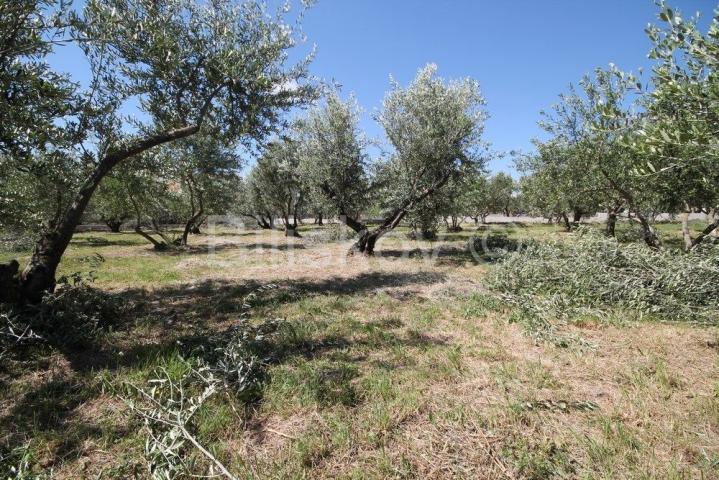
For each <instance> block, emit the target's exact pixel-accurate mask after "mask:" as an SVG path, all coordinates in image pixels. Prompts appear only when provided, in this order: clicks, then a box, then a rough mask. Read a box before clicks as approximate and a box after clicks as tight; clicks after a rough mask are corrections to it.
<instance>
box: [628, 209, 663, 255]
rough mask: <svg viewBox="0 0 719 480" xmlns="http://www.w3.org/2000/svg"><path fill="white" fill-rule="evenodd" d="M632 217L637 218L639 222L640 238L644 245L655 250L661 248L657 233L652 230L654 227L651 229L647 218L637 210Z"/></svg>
mask: <svg viewBox="0 0 719 480" xmlns="http://www.w3.org/2000/svg"><path fill="white" fill-rule="evenodd" d="M634 216H635V217H637V220H639V223H640V225H641V226H642V237H643V238H644V243H646V244H647V245H648V246H649V247H651V248H653V249H655V250H658V249H660V248H662V242H661V240H660V239H659V236H658V235H657V232H656V231H655V230H654V227H652V225H651V224H650V223H649V220H647V217H645V216H644V214H643V213H641V212H639V211H638V210H637V211H635V212H634Z"/></svg>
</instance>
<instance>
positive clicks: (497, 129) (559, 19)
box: [52, 0, 718, 173]
mask: <svg viewBox="0 0 719 480" xmlns="http://www.w3.org/2000/svg"><path fill="white" fill-rule="evenodd" d="M82 3H83V2H82V1H81V0H77V1H76V2H75V6H76V7H79V6H81V4H82ZM717 3H718V2H717V0H670V5H671V6H672V7H673V8H678V9H679V10H681V11H682V13H683V14H684V15H685V16H690V15H692V14H694V13H696V12H697V11H701V12H702V19H703V21H702V22H701V24H702V25H705V26H706V25H707V24H708V21H709V20H710V18H711V16H712V12H713V10H714V8H715V7H716V6H717ZM657 13H658V8H657V7H656V5H655V4H654V1H653V0H592V1H590V0H545V1H539V0H506V1H505V0H461V1H460V0H452V1H449V0H435V1H431V0H319V1H318V2H317V3H316V5H315V6H314V7H312V8H311V9H310V10H309V11H308V12H307V13H306V16H305V20H304V31H305V34H306V35H307V37H308V41H307V44H305V45H302V46H300V47H299V48H298V49H297V51H296V52H294V53H293V56H297V57H299V56H300V55H302V54H303V53H306V52H307V51H308V50H309V49H310V48H311V46H312V45H313V44H316V46H317V55H316V58H315V61H314V62H313V64H312V66H311V72H312V73H313V74H314V75H316V76H317V77H320V78H322V79H325V80H327V81H332V80H334V81H336V82H338V83H339V84H341V85H342V86H343V93H344V94H348V93H349V92H354V94H355V95H356V97H357V99H358V101H359V103H360V105H361V106H362V107H363V109H364V110H365V113H364V115H363V118H362V128H363V129H364V130H365V132H366V133H367V134H368V135H369V136H370V137H373V138H378V139H381V138H382V131H381V129H380V128H379V127H378V126H377V124H376V123H375V122H374V120H373V119H372V114H373V112H375V111H376V110H377V109H378V108H379V107H380V106H381V104H382V98H383V97H384V94H385V92H386V91H387V89H388V87H389V75H390V74H391V75H393V76H394V78H396V79H397V80H398V81H399V82H400V84H403V85H406V84H407V83H408V82H409V81H411V79H412V78H413V77H414V75H415V74H416V72H417V70H418V69H419V68H420V67H422V66H423V65H425V64H427V63H430V62H431V63H436V64H437V65H438V67H439V74H440V75H441V76H443V77H445V78H456V77H465V76H470V77H473V78H476V79H477V80H479V82H480V85H481V88H482V92H483V94H484V96H485V98H486V99H487V110H488V112H489V114H490V118H489V120H488V121H487V125H486V132H485V137H486V140H487V141H488V142H490V143H491V144H492V146H493V148H494V149H495V150H498V151H507V152H508V151H510V150H524V151H528V150H531V148H532V147H531V143H530V142H531V139H532V138H533V137H536V136H539V135H541V131H540V129H539V128H538V127H537V120H538V119H539V112H540V110H542V109H548V108H549V107H550V106H551V105H552V103H554V102H555V101H556V100H557V96H558V95H559V94H560V93H561V92H563V91H565V90H566V88H567V86H568V85H569V83H571V82H575V83H576V82H577V81H578V80H579V79H580V78H581V77H582V75H584V74H585V73H588V72H591V71H592V70H593V69H594V68H595V67H598V66H603V67H606V66H607V65H608V64H609V63H615V64H616V65H617V66H618V67H619V68H622V69H624V70H631V71H635V72H636V70H637V69H638V68H639V67H644V68H645V75H646V74H647V73H648V71H649V68H648V67H650V65H651V64H650V63H649V61H648V59H647V53H648V51H649V49H650V42H649V40H648V39H647V36H646V34H645V32H644V28H645V27H646V26H647V24H648V23H650V22H651V23H656V22H657ZM52 63H53V64H54V65H55V66H56V67H57V68H59V69H61V70H64V71H67V72H69V73H71V74H73V75H74V76H76V77H78V78H79V79H82V77H86V73H85V71H86V68H87V67H86V62H85V61H84V59H83V58H82V55H81V54H80V53H79V51H77V49H74V50H73V49H72V48H67V47H66V48H63V49H59V50H58V51H57V52H56V55H55V56H54V58H53V60H52ZM511 164H512V162H511V158H510V157H509V156H506V157H504V158H503V159H499V160H494V161H493V162H492V163H491V164H490V165H489V167H490V169H491V170H492V171H495V172H496V171H510V172H512V165H511ZM512 173H513V172H512Z"/></svg>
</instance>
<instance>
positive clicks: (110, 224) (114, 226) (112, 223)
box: [105, 220, 122, 233]
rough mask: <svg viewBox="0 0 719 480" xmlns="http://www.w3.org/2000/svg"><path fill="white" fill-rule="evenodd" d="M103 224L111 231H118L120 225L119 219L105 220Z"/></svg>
mask: <svg viewBox="0 0 719 480" xmlns="http://www.w3.org/2000/svg"><path fill="white" fill-rule="evenodd" d="M105 225H107V228H109V229H110V231H111V232H112V233H120V227H122V221H121V220H105Z"/></svg>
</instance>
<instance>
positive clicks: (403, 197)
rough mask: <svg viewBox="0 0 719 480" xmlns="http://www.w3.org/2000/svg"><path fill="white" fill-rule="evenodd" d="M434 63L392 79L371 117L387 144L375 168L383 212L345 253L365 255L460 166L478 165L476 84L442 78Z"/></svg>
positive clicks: (480, 123)
mask: <svg viewBox="0 0 719 480" xmlns="http://www.w3.org/2000/svg"><path fill="white" fill-rule="evenodd" d="M436 71H437V67H436V65H427V66H426V67H424V68H422V69H420V70H419V72H418V74H417V77H416V78H415V79H414V81H413V82H412V83H411V84H410V85H409V86H408V87H406V88H402V87H400V85H399V84H397V83H396V82H394V81H393V82H392V87H391V90H390V92H389V93H388V94H387V95H386V97H385V99H384V103H383V107H382V110H381V112H380V113H379V115H378V117H377V120H378V121H379V123H380V124H381V125H382V127H383V128H384V131H385V134H386V136H387V139H388V140H389V143H390V145H391V146H392V148H393V152H392V154H391V156H390V158H389V159H388V160H387V161H386V162H385V163H384V164H383V165H382V166H381V175H380V176H379V178H380V181H381V187H380V193H381V194H380V199H381V205H382V207H383V209H384V211H385V212H387V213H386V215H385V216H384V218H383V220H382V221H381V222H380V224H379V225H378V226H377V227H375V228H372V229H370V228H367V227H365V228H363V229H361V230H360V237H359V239H358V240H357V242H356V243H355V244H354V245H353V247H352V250H351V252H359V253H363V254H367V255H371V254H372V253H373V252H374V249H375V245H376V243H377V241H378V240H379V239H380V238H381V237H382V236H383V235H385V234H386V233H387V232H389V231H391V230H393V229H394V228H395V227H396V226H397V225H399V223H400V222H401V221H402V219H403V218H404V217H405V216H406V215H407V214H408V213H409V212H410V211H412V209H414V208H415V207H416V206H417V205H419V204H420V203H421V202H422V201H423V200H424V199H426V198H428V197H430V196H432V195H434V194H435V193H436V192H438V191H440V190H441V189H442V188H443V187H444V186H445V185H446V184H447V182H448V181H449V180H450V179H451V178H453V177H456V176H458V175H459V174H460V173H461V172H462V169H463V167H464V166H467V165H479V166H481V165H482V164H483V162H484V159H483V158H482V157H481V155H480V153H481V149H482V147H483V144H482V133H483V131H484V120H485V118H486V113H485V112H484V110H483V107H484V104H485V102H484V98H483V97H482V95H481V94H480V91H479V84H478V83H477V82H476V81H475V80H472V79H469V78H466V79H462V80H454V81H449V82H446V81H445V80H443V79H442V78H440V77H438V76H437V75H436Z"/></svg>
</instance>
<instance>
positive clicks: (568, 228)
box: [562, 212, 572, 232]
mask: <svg viewBox="0 0 719 480" xmlns="http://www.w3.org/2000/svg"><path fill="white" fill-rule="evenodd" d="M562 221H563V222H564V229H565V230H566V231H568V232H571V231H572V224H571V223H570V222H569V217H568V216H567V213H566V212H562Z"/></svg>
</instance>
